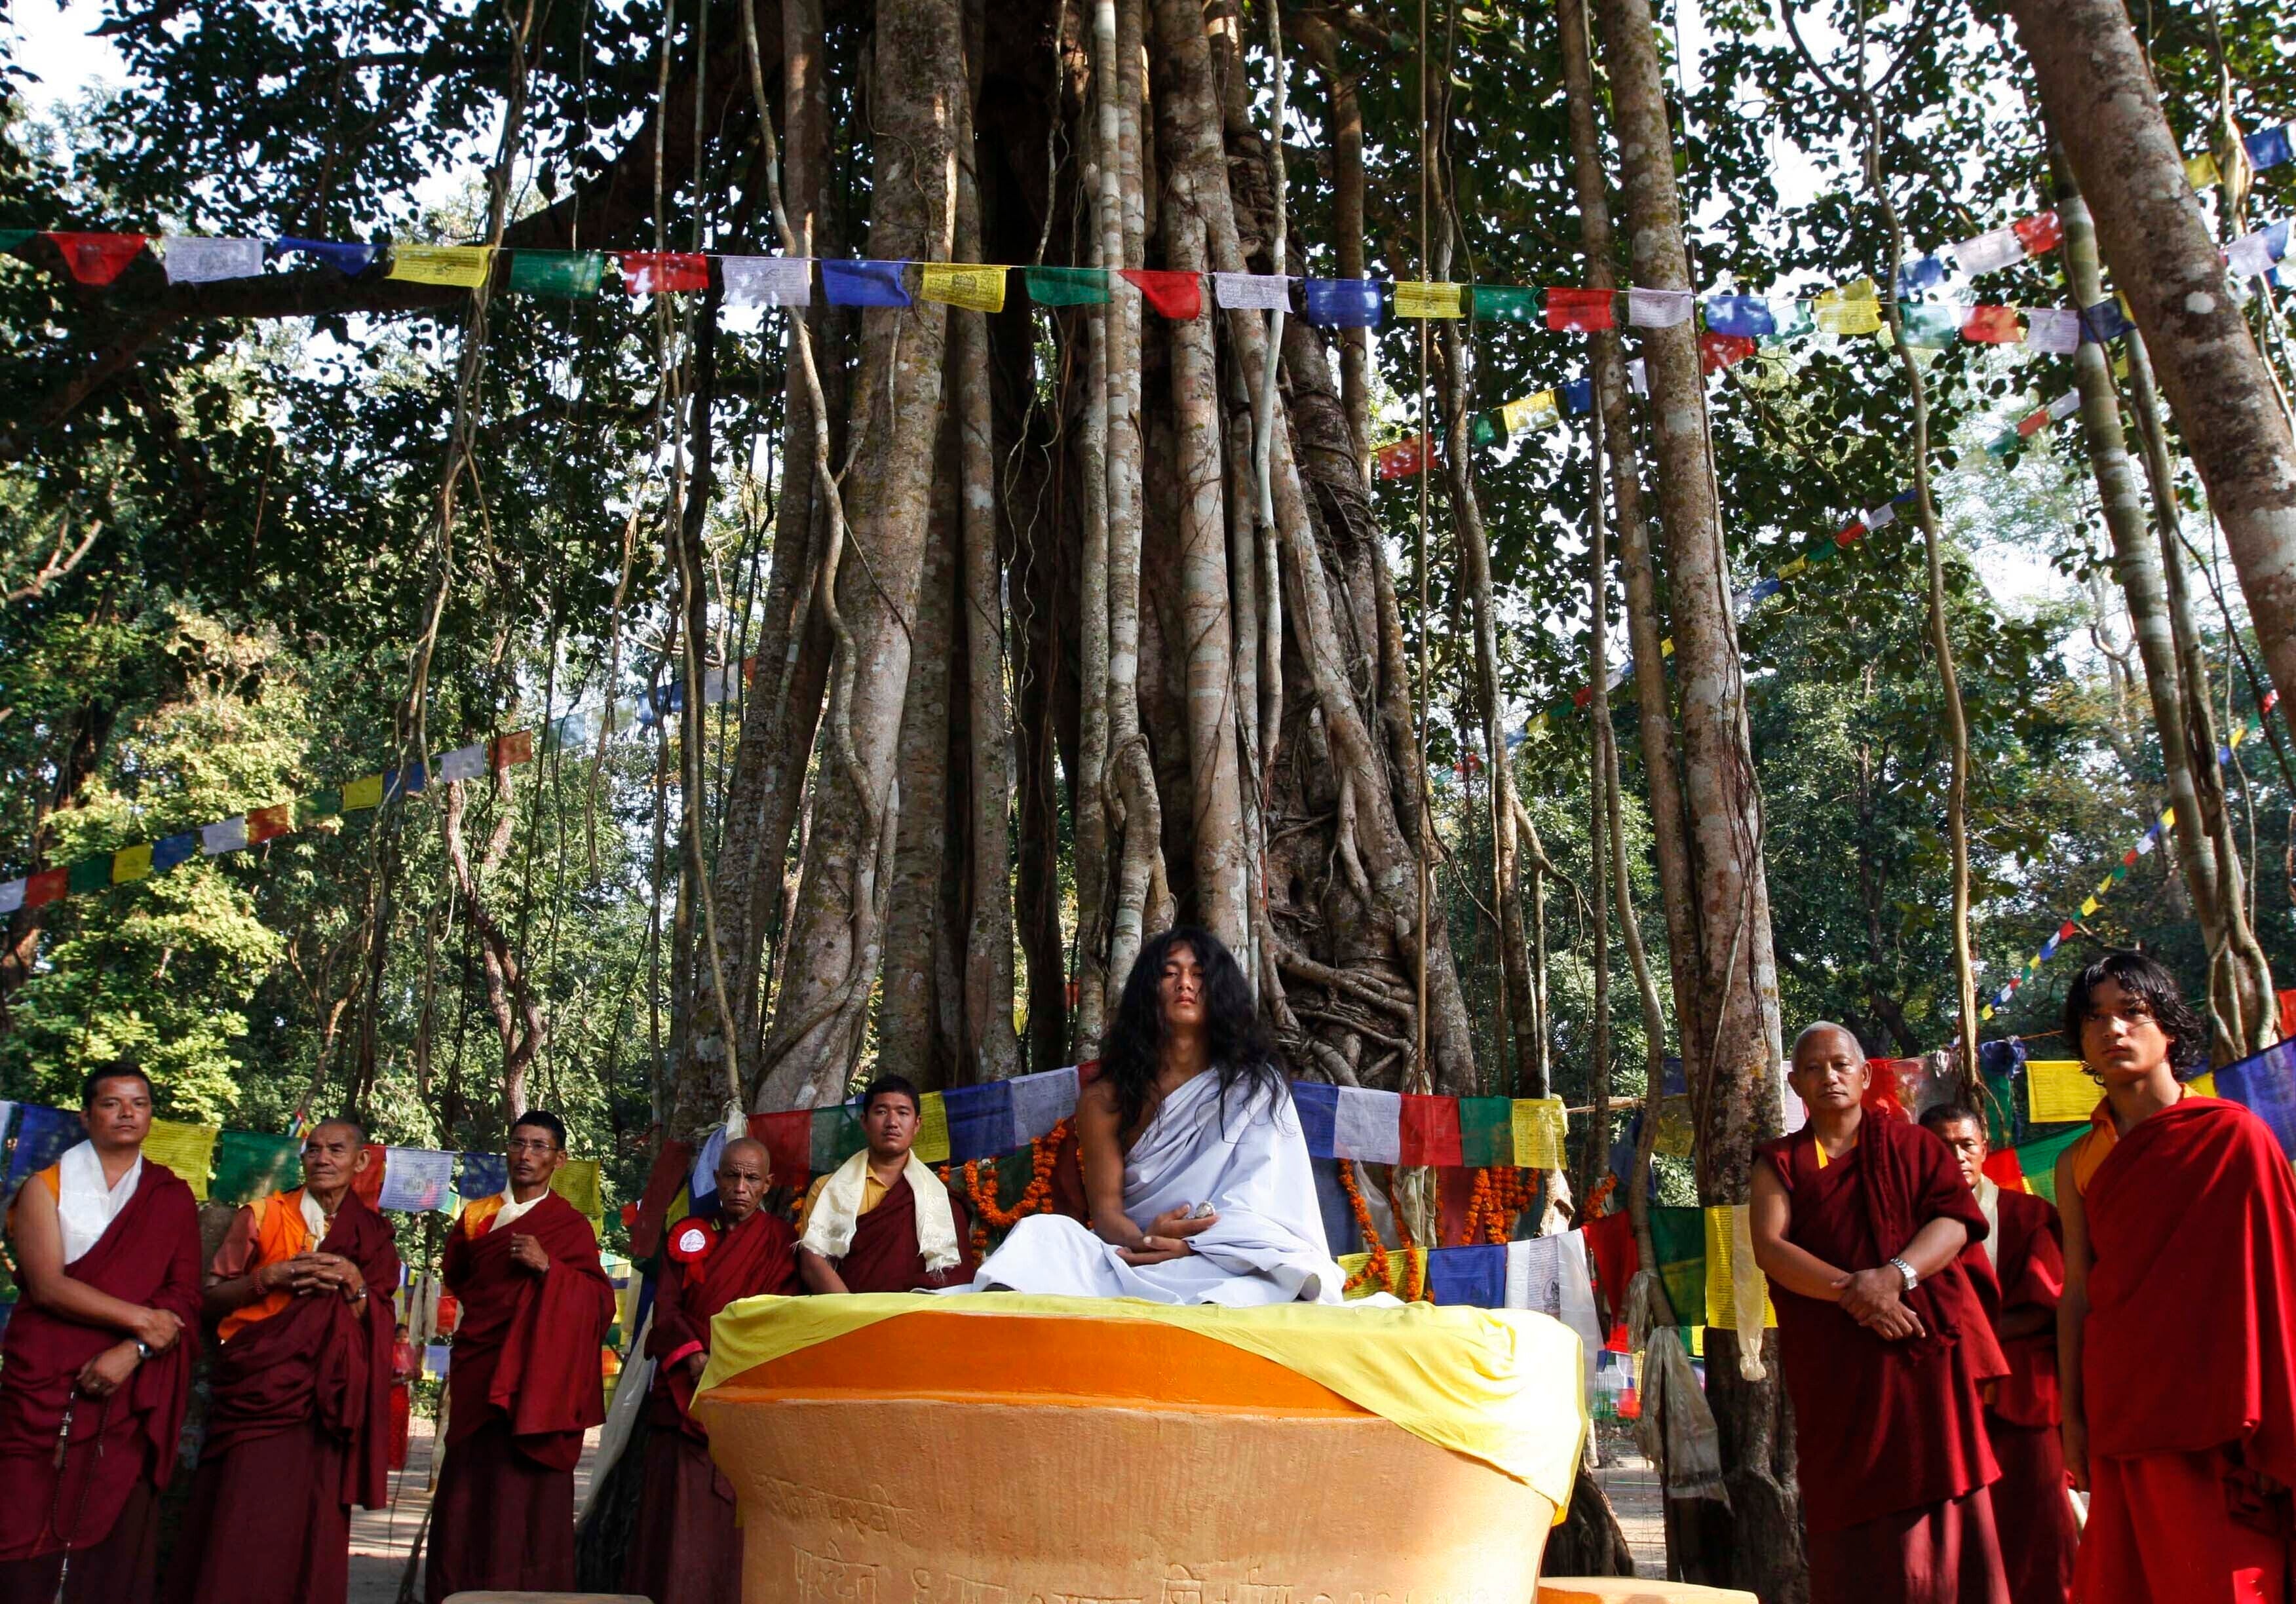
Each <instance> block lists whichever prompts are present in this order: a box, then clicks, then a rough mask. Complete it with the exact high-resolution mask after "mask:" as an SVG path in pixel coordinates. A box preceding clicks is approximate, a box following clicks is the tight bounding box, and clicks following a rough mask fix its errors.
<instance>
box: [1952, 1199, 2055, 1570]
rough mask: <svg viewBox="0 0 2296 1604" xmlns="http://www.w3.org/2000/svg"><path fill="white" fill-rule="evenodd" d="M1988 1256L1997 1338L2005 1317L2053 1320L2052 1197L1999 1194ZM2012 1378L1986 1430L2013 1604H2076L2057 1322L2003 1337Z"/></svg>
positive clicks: (1984, 1286) (1994, 1403) (1987, 1294)
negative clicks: (1996, 1472)
mask: <svg viewBox="0 0 2296 1604" xmlns="http://www.w3.org/2000/svg"><path fill="white" fill-rule="evenodd" d="M1995 1207H1996V1210H1997V1215H1998V1216H1999V1217H1998V1219H1997V1222H1996V1228H1995V1233H1994V1239H1993V1253H1992V1254H1991V1256H1990V1258H1991V1261H1992V1268H1993V1270H1994V1273H1993V1274H1991V1275H1987V1276H1982V1277H1978V1278H1976V1280H1977V1289H1978V1293H1979V1296H1980V1298H1981V1299H1982V1300H1983V1301H1984V1303H1985V1305H1986V1313H1987V1314H1988V1315H1989V1317H1990V1318H1991V1320H1992V1322H1993V1324H1994V1330H1995V1332H1996V1334H1998V1333H1999V1330H2000V1327H2001V1322H2002V1321H2003V1320H2004V1318H2005V1317H2006V1316H2007V1315H2009V1314H2010V1313H2014V1312H2015V1311H2018V1310H2021V1309H2024V1310H2039V1311H2041V1312H2042V1313H2046V1314H2049V1315H2051V1316H2053V1317H2054V1314H2055V1313H2056V1307H2057V1299H2058V1298H2060V1297H2062V1296H2063V1295H2064V1289H2065V1256H2064V1248H2063V1246H2062V1243H2063V1240H2064V1228H2063V1226H2062V1223H2060V1222H2059V1221H2058V1219H2057V1211H2056V1208H2055V1207H2054V1206H2053V1205H2052V1204H2051V1203H2050V1202H2049V1200H2048V1199H2046V1198H2039V1197H2036V1196H2034V1195H2033V1194H2032V1193H2031V1192H2022V1191H2007V1190H2003V1191H2000V1192H1999V1193H1998V1194H1997V1202H1996V1204H1995ZM2001 1352H2002V1354H2003V1356H2004V1357H2005V1358H2006V1359H2007V1360H2008V1362H2009V1373H2008V1374H2007V1375H2005V1376H2004V1377H2002V1378H2001V1379H1999V1380H1997V1381H1996V1382H1994V1383H1993V1385H1992V1387H1990V1388H1989V1390H1988V1392H1987V1394H1986V1398H1985V1431H1986V1436H1987V1439H1988V1440H1989V1441H1990V1442H1991V1443H1992V1444H1993V1457H1994V1459H1995V1460H1996V1461H1997V1462H1998V1463H1999V1464H2000V1466H2001V1479H2000V1480H1999V1481H1997V1482H1995V1483H1994V1484H1993V1524H1994V1526H1995V1528H1996V1529H1997V1531H1998V1532H1999V1534H2000V1537H2001V1568H2002V1570H2003V1572H2004V1574H2005V1575H2007V1576H2008V1578H2009V1597H2010V1599H2011V1600H2012V1604H2064V1600H2066V1599H2068V1598H2069V1597H2071V1593H2072V1585H2073V1555H2074V1554H2075V1553H2076V1552H2077V1551H2079V1548H2080V1523H2079V1521H2078V1520H2076V1519H2075V1518H2073V1509H2072V1501H2071V1498H2069V1497H2068V1496H2066V1492H2065V1489H2066V1485H2067V1483H2066V1481H2065V1454H2064V1442H2063V1439H2062V1437H2061V1436H2060V1435H2059V1432H2058V1420H2059V1418H2060V1417H2059V1413H2058V1407H2057V1329H2056V1324H2055V1322H2054V1318H2052V1320H2051V1322H2050V1323H2049V1324H2047V1325H2046V1326H2044V1327H2043V1328H2042V1329H2041V1330H2038V1331H2034V1332H2030V1333H2029V1334H2028V1335H2026V1336H2022V1337H2002V1338H2001Z"/></svg>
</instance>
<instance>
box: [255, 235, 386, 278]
mask: <svg viewBox="0 0 2296 1604" xmlns="http://www.w3.org/2000/svg"><path fill="white" fill-rule="evenodd" d="M272 250H275V251H277V252H278V253H279V254H280V255H282V256H286V255H290V254H293V255H299V256H307V257H310V258H314V259H316V261H318V262H320V263H321V264H322V265H324V266H329V267H332V268H333V269H334V270H335V271H336V272H337V273H340V274H342V275H343V276H344V277H345V278H357V276H358V275H359V274H362V273H365V271H366V270H367V269H368V268H370V267H372V266H374V259H375V258H377V257H379V256H381V254H382V252H383V248H382V247H381V246H380V245H365V244H361V243H359V242H358V241H337V240H298V239H294V238H291V237H288V236H284V235H283V236H282V237H281V238H280V239H279V240H278V241H275V243H274V244H273V246H272Z"/></svg>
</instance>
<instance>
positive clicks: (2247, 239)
mask: <svg viewBox="0 0 2296 1604" xmlns="http://www.w3.org/2000/svg"><path fill="white" fill-rule="evenodd" d="M2287 254H2288V219H2287V218H2285V217H2283V218H2281V219H2280V221H2278V222H2277V223H2274V224H2270V225H2267V226H2266V227H2263V228H2259V229H2253V230H2251V232H2249V233H2244V234H2243V235H2241V237H2240V238H2238V239H2237V240H2235V241H2233V242H2232V243H2231V244H2229V245H2227V246H2226V247H2225V265H2226V266H2227V267H2229V268H2231V269H2232V271H2233V272H2235V273H2236V274H2239V275H2240V276H2241V277H2243V278H2262V277H2263V276H2264V275H2265V274H2267V273H2270V272H2271V271H2272V265H2273V264H2274V263H2275V262H2277V261H2278V260H2279V259H2280V258H2283V257H2284V256H2286V255H2287Z"/></svg>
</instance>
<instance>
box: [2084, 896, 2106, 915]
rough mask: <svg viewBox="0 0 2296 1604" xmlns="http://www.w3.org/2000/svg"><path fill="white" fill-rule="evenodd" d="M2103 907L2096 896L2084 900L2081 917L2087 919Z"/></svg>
mask: <svg viewBox="0 0 2296 1604" xmlns="http://www.w3.org/2000/svg"><path fill="white" fill-rule="evenodd" d="M2102 905H2103V904H2100V903H2099V902H2098V901H2097V900H2096V898H2095V897H2094V896H2091V897H2087V898H2084V899H2083V901H2082V903H2081V905H2080V916H2081V917H2082V918H2083V919H2087V917H2088V916H2089V915H2090V914H2092V913H2094V912H2096V911H2097V909H2098V908H2099V907H2100V906H2102Z"/></svg>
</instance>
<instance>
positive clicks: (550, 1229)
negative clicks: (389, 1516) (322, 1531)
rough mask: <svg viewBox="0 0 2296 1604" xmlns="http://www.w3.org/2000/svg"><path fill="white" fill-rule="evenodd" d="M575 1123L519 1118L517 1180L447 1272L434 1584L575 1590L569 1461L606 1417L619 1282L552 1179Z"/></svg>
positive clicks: (433, 1508) (452, 1256)
mask: <svg viewBox="0 0 2296 1604" xmlns="http://www.w3.org/2000/svg"><path fill="white" fill-rule="evenodd" d="M565 1162H566V1127H565V1125H563V1124H562V1123H561V1122H560V1120H559V1118H558V1117H557V1116H556V1115H554V1114H545V1113H541V1112H538V1111H537V1112H529V1113H526V1114H522V1115H521V1116H520V1117H519V1119H518V1123H517V1124H515V1125H512V1126H511V1131H510V1142H509V1152H508V1165H507V1167H508V1169H509V1173H510V1191H508V1192H506V1193H504V1194H502V1195H501V1196H498V1197H493V1198H481V1199H478V1200H477V1201H475V1202H473V1203H471V1205H470V1206H469V1207H465V1208H464V1209H463V1215H462V1217H461V1218H460V1219H459V1220H457V1221H456V1222H455V1229H454V1232H453V1233H452V1234H451V1235H450V1236H449V1237H448V1238H447V1252H446V1259H445V1264H444V1274H443V1280H444V1281H445V1282H446V1285H447V1289H448V1290H449V1291H451V1292H453V1293H454V1294H455V1297H456V1298H457V1299H458V1300H460V1303H461V1306H462V1323H461V1324H460V1325H459V1326H457V1327H456V1329H455V1346H454V1350H453V1353H452V1354H451V1355H450V1357H449V1359H448V1361H447V1441H446V1445H445V1448H444V1450H443V1453H445V1456H446V1457H445V1458H444V1459H443V1460H442V1461H440V1466H439V1490H438V1493H437V1494H436V1496H435V1497H434V1498H433V1499H432V1500H431V1504H430V1559H429V1560H428V1563H427V1565H426V1567H425V1570H424V1581H423V1584H424V1589H425V1596H426V1597H428V1598H430V1599H431V1600H442V1599H444V1598H446V1597H447V1595H448V1594H449V1593H455V1592H482V1591H486V1590H489V1589H493V1590H499V1591H502V1592H572V1591H573V1589H574V1466H575V1464H576V1462H577V1461H579V1460H580V1459H581V1457H582V1434H583V1433H584V1432H586V1431H587V1430H588V1429H589V1428H591V1427H593V1426H595V1425H597V1424H598V1423H599V1422H600V1421H602V1420H604V1419H605V1418H606V1395H605V1387H604V1382H603V1372H602V1371H601V1369H600V1365H599V1358H598V1350H599V1348H600V1346H602V1345H603V1342H604V1340H605V1336H606V1328H607V1326H608V1325H609V1324H611V1322H612V1320H613V1317H614V1287H613V1283H612V1282H611V1281H608V1280H607V1279H606V1273H605V1270H604V1269H603V1267H602V1266H601V1265H600V1264H599V1263H598V1238H597V1233H596V1232H594V1231H592V1230H591V1228H590V1222H589V1221H587V1220H586V1219H584V1218H583V1217H582V1215H581V1212H580V1211H579V1210H578V1209H577V1208H576V1207H574V1206H573V1205H572V1204H570V1203H569V1202H567V1201H566V1199H563V1198H562V1197H560V1196H558V1195H557V1194H556V1193H555V1192H553V1191H551V1190H550V1178H551V1176H552V1175H553V1174H556V1173H557V1172H558V1168H559V1166H561V1165H562V1164H564V1163H565Z"/></svg>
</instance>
